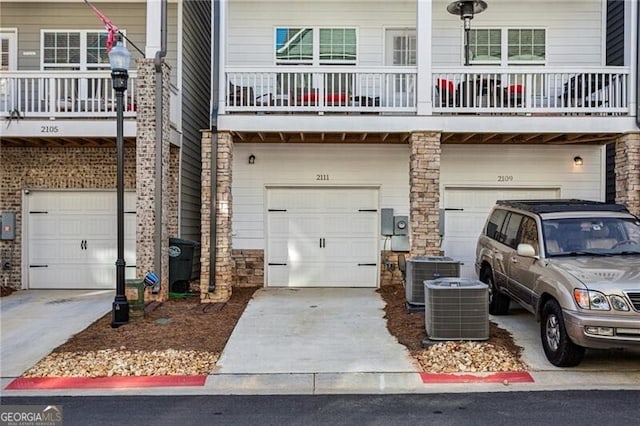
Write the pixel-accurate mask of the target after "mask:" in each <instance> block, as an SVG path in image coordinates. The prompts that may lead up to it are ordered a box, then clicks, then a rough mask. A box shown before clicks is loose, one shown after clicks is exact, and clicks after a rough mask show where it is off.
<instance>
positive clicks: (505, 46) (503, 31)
mask: <svg viewBox="0 0 640 426" xmlns="http://www.w3.org/2000/svg"><path fill="white" fill-rule="evenodd" d="M474 30H500V60H499V61H498V60H496V61H477V60H474V59H473V58H469V63H470V64H472V65H500V66H508V65H546V64H547V56H548V47H549V44H548V39H547V34H548V30H547V28H546V27H530V26H526V27H525V26H518V27H512V26H509V27H495V26H486V27H484V26H481V27H475V28H471V31H474ZM509 30H543V31H544V46H545V50H544V60H537V61H536V60H531V61H514V60H510V59H509ZM462 40H463V49H462V58H461V61H462V62H464V31H463V33H462Z"/></svg>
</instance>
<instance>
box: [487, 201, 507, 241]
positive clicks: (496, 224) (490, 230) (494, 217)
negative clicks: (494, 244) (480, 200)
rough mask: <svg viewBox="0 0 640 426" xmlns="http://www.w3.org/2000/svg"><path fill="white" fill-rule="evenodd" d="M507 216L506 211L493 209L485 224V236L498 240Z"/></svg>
mask: <svg viewBox="0 0 640 426" xmlns="http://www.w3.org/2000/svg"><path fill="white" fill-rule="evenodd" d="M506 216H507V211H506V210H502V209H495V210H494V211H493V213H492V214H491V217H490V218H489V222H488V223H487V229H486V235H487V237H489V238H492V239H494V240H498V239H499V237H500V229H501V228H502V223H503V222H504V218H505V217H506Z"/></svg>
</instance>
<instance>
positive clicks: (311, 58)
mask: <svg viewBox="0 0 640 426" xmlns="http://www.w3.org/2000/svg"><path fill="white" fill-rule="evenodd" d="M275 53H276V63H277V64H280V65H285V64H291V65H295V64H309V65H328V64H345V65H351V64H355V63H356V59H357V36H356V30H355V28H276V34H275Z"/></svg>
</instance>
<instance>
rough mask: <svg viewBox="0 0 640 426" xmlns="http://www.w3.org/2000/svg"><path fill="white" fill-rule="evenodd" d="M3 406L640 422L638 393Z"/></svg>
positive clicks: (26, 400) (360, 420)
mask: <svg viewBox="0 0 640 426" xmlns="http://www.w3.org/2000/svg"><path fill="white" fill-rule="evenodd" d="M0 402H1V404H2V405H57V406H58V407H60V406H62V410H63V411H62V412H63V425H64V426H72V425H73V426H75V425H82V426H85V425H154V426H156V425H180V426H187V425H199V426H202V425H251V424H259V425H261V426H262V425H324V424H330V425H364V424H366V425H394V426H396V425H411V426H416V425H431V424H435V425H456V426H459V425H492V426H494V425H509V426H513V425H553V424H555V425H559V424H561V425H563V426H567V425H581V426H585V425H607V424H609V425H610V424H615V425H616V426H624V425H637V424H639V421H640V420H639V419H640V391H562V392H508V393H507V392H504V393H503V392H500V393H468V394H440V395H433V394H425V395H416V394H412V395H320V396H303V395H290V396H175V397H169V396H137V397H136V396H133V397H132V396H106V397H82V396H75V397H37V398H35V397H9V398H6V397H3V398H2V399H1V400H0ZM5 408H6V407H5ZM0 424H2V422H0Z"/></svg>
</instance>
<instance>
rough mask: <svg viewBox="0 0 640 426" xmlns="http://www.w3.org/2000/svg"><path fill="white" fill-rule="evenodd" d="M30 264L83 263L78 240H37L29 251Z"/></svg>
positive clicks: (83, 257)
mask: <svg viewBox="0 0 640 426" xmlns="http://www.w3.org/2000/svg"><path fill="white" fill-rule="evenodd" d="M29 255H30V259H31V261H30V263H38V264H41V263H55V262H60V261H64V262H73V263H83V262H84V261H85V255H84V253H83V251H82V249H81V248H80V240H78V241H77V242H76V241H70V240H39V241H35V242H34V243H33V244H32V245H31V247H30V249H29Z"/></svg>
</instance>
